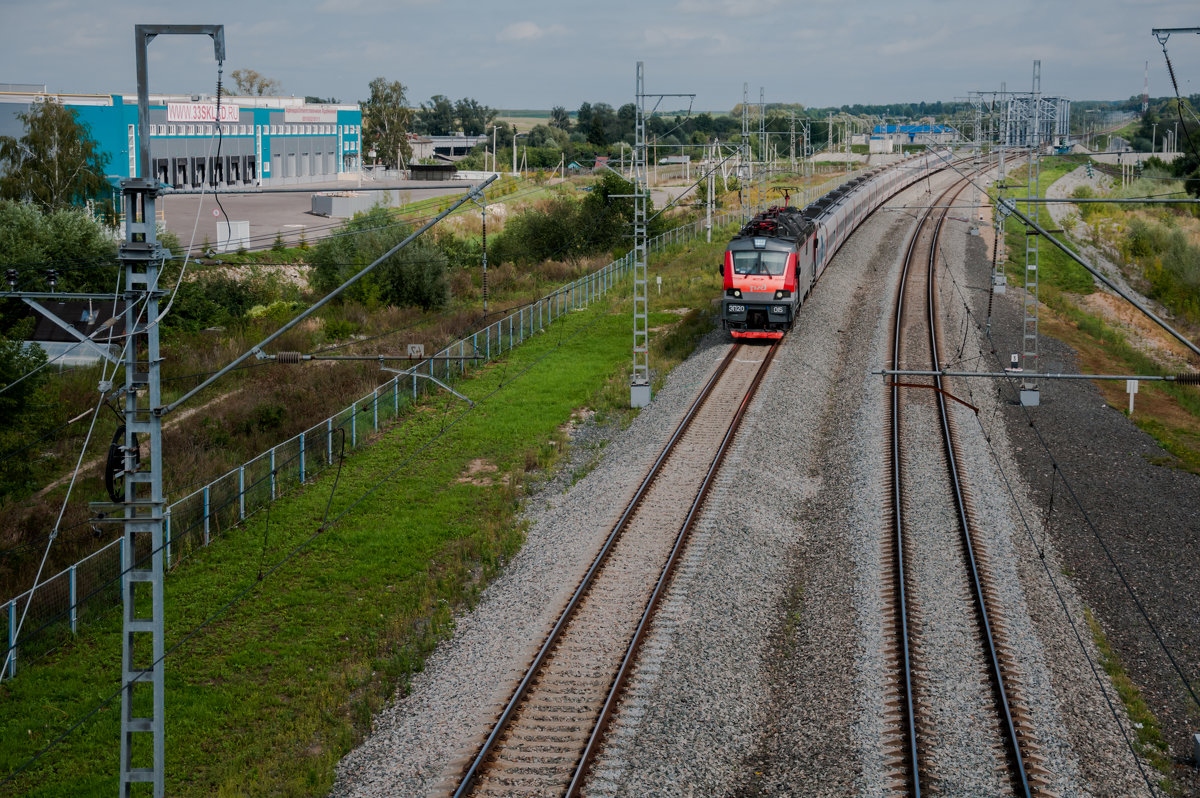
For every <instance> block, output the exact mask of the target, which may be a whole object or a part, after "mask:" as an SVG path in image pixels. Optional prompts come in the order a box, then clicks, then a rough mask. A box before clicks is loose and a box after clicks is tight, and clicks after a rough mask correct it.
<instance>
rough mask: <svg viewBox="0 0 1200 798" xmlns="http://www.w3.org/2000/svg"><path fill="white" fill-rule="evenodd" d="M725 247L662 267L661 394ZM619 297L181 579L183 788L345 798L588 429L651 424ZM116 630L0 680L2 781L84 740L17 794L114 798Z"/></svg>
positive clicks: (705, 320) (378, 446)
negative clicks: (387, 707) (385, 714)
mask: <svg viewBox="0 0 1200 798" xmlns="http://www.w3.org/2000/svg"><path fill="white" fill-rule="evenodd" d="M714 238H716V239H717V241H718V242H719V241H720V238H719V237H716V236H715V237H714ZM721 247H722V244H721V243H714V244H712V245H703V244H699V245H697V246H695V247H692V248H687V249H677V250H676V251H675V252H671V253H668V254H667V255H666V256H664V257H662V258H660V259H659V260H658V262H657V263H654V264H652V265H651V271H652V273H654V274H655V275H662V277H663V284H664V289H665V290H666V292H667V293H668V295H669V296H671V297H672V300H671V301H672V308H670V310H672V311H674V312H669V313H668V312H665V310H658V311H655V312H652V313H651V316H650V327H651V328H652V329H654V328H657V329H658V330H659V332H658V333H656V334H655V335H654V336H653V350H652V355H651V364H652V366H653V367H654V371H655V375H656V379H657V380H661V379H662V378H663V376H664V374H665V372H666V370H667V369H669V368H670V367H671V366H672V365H673V364H674V363H677V362H679V360H680V359H681V358H683V357H685V356H686V355H687V354H688V353H689V352H690V351H691V349H692V347H693V346H694V342H695V340H696V339H697V336H698V335H700V334H703V333H704V332H705V331H707V330H708V329H711V323H712V322H711V316H710V315H709V312H710V311H709V308H710V307H711V305H710V302H711V299H712V297H714V296H716V295H717V293H719V277H718V275H717V274H716V270H715V269H713V268H711V264H712V263H713V262H714V260H715V257H716V256H715V252H717V251H719V249H720V248H721ZM610 297H611V300H610V301H605V302H602V303H597V304H594V305H593V306H592V307H591V308H589V309H588V310H586V311H580V312H576V313H572V314H569V315H568V316H567V317H565V318H564V321H563V322H562V323H561V324H558V323H556V324H555V326H554V327H552V328H551V329H550V330H549V331H548V332H546V333H544V334H542V335H539V336H536V337H535V338H534V339H532V340H530V341H529V342H527V343H526V344H525V345H523V346H522V347H520V348H518V349H516V350H514V351H513V352H512V353H511V354H510V355H508V356H507V357H505V358H504V359H503V360H501V361H499V362H495V363H492V364H489V366H487V367H486V368H484V369H481V370H480V371H479V372H478V373H477V374H476V375H475V376H473V377H471V378H469V379H467V380H466V381H465V382H463V383H460V385H459V389H460V390H461V391H463V392H464V393H466V394H467V395H468V396H470V397H471V398H472V399H474V400H475V401H476V402H477V404H476V405H475V407H474V408H473V409H469V408H468V407H467V406H465V405H463V404H462V403H461V402H459V401H458V400H454V399H452V398H446V397H445V396H441V397H438V398H436V399H434V400H433V401H430V402H428V403H425V404H422V405H420V406H419V407H418V408H417V409H416V412H412V413H409V414H407V415H406V416H404V417H402V418H401V419H400V420H399V421H398V422H397V423H396V424H395V425H394V426H393V427H392V428H391V429H389V430H388V431H387V432H386V433H384V434H381V436H380V438H379V440H378V441H377V442H376V443H375V444H374V445H373V446H370V447H368V448H366V449H364V450H359V451H356V452H355V453H353V454H352V455H351V456H349V457H347V459H346V462H345V464H344V466H343V467H342V469H341V470H340V473H337V472H336V471H335V470H332V469H331V470H327V471H326V472H324V473H323V474H322V475H321V476H320V477H319V478H318V479H317V480H315V481H314V482H313V483H311V484H309V485H307V486H305V487H304V488H303V489H302V490H300V491H297V492H296V493H294V494H293V495H290V496H288V497H286V498H284V499H283V500H281V501H279V502H277V503H276V504H274V505H273V506H272V507H271V508H270V510H269V511H264V512H260V513H259V514H258V515H256V516H254V517H253V518H251V519H250V520H249V521H248V522H247V523H246V524H245V525H244V526H243V527H241V528H239V529H236V530H233V531H231V532H230V533H228V534H227V535H225V536H224V537H222V538H220V539H219V540H218V541H216V542H215V543H214V544H213V545H212V546H211V547H209V548H208V549H207V550H205V551H203V552H201V553H200V554H198V555H196V556H193V557H191V558H189V559H188V560H186V561H185V562H184V563H183V564H182V565H181V566H180V567H178V568H177V569H176V570H175V571H174V572H173V573H172V574H171V576H170V577H169V578H168V580H167V588H166V618H167V621H166V626H167V629H168V633H167V647H168V650H169V651H170V652H171V653H170V654H169V656H168V658H167V660H166V663H167V674H168V675H167V707H168V709H167V718H168V720H167V739H168V744H167V751H168V753H167V772H168V786H167V792H168V793H169V794H171V795H244V794H267V793H270V794H277V795H311V794H318V793H323V792H324V791H325V790H327V789H328V787H329V784H330V783H331V779H332V767H333V765H334V764H335V763H336V762H337V761H338V759H339V758H340V757H341V755H342V754H344V753H345V752H346V751H347V750H349V748H350V747H351V746H353V745H354V743H355V742H356V741H357V740H359V739H361V737H362V736H363V735H364V734H365V733H366V731H367V730H368V729H369V724H370V719H371V715H372V714H373V712H374V711H376V710H377V709H378V708H379V707H380V706H381V705H382V704H383V702H384V701H386V700H387V699H388V697H390V696H391V695H393V694H394V692H395V691H396V690H397V689H400V690H403V689H404V686H405V685H406V683H407V680H408V678H409V677H410V676H411V674H412V673H414V672H415V671H417V670H419V669H420V667H421V662H422V661H423V659H424V657H425V656H426V654H428V652H429V651H430V650H431V649H432V647H433V646H434V645H435V644H436V642H437V641H438V640H439V639H441V638H442V637H444V636H445V635H447V634H449V633H450V631H451V630H452V629H453V615H454V612H455V611H457V610H459V609H461V608H464V607H468V606H470V604H471V603H472V602H473V601H474V600H475V599H476V598H477V596H478V594H479V591H480V590H481V589H482V587H483V586H484V585H485V584H486V583H487V581H488V579H489V578H490V577H491V576H492V575H493V574H494V573H495V571H496V569H497V568H498V567H499V565H500V564H501V563H502V562H503V561H504V559H505V558H507V557H508V556H510V555H511V554H512V553H513V552H514V551H515V550H516V549H517V548H518V547H519V545H520V543H521V540H522V528H521V526H520V523H519V521H518V513H519V510H520V507H521V501H522V497H523V496H524V495H526V493H527V491H528V490H529V489H530V486H531V484H532V481H534V480H536V479H538V478H539V475H540V474H542V473H544V471H545V470H546V469H549V468H552V467H553V464H554V462H555V460H556V458H557V457H558V456H559V454H560V453H561V451H562V447H563V445H564V441H565V438H564V432H563V425H564V424H566V423H567V422H568V421H569V419H570V418H571V416H572V413H573V412H575V411H576V410H577V409H579V408H582V407H588V408H591V409H594V410H596V411H597V412H598V413H599V414H600V415H601V417H602V418H607V419H609V420H610V421H617V422H619V421H620V419H621V418H623V417H624V416H625V414H627V413H629V412H631V411H628V410H626V409H625V406H626V405H627V403H628V374H629V361H630V358H629V347H630V344H631V340H630V334H629V302H628V297H627V292H626V294H625V295H622V294H621V293H617V294H616V295H611V294H610ZM681 311H682V315H681ZM116 615H117V614H113V615H110V616H109V617H107V618H106V619H103V620H101V621H100V622H98V623H96V624H94V625H92V626H89V627H86V628H85V630H84V631H83V632H82V633H81V634H80V636H79V637H78V638H77V639H76V640H75V641H74V642H72V643H70V644H67V645H64V646H63V647H61V648H60V649H58V650H56V651H54V652H51V653H50V654H49V655H47V656H46V657H45V658H44V659H43V660H42V661H41V662H39V663H37V664H36V665H35V666H33V667H29V668H28V670H26V671H25V672H24V673H22V674H21V676H20V677H19V678H18V679H16V680H13V681H10V682H5V683H4V684H3V686H0V696H2V699H0V700H3V701H4V703H5V706H6V712H5V715H4V720H3V721H0V729H2V730H3V732H2V733H3V734H4V737H5V739H6V740H9V741H10V744H9V745H6V746H5V747H4V752H3V754H0V757H2V758H3V766H2V770H0V772H3V773H5V774H11V773H12V772H13V769H14V768H17V767H20V766H21V765H22V764H23V763H25V762H26V761H27V760H28V758H29V757H31V756H33V755H34V754H36V753H37V752H38V751H39V750H41V749H42V748H43V747H45V746H46V745H48V744H51V743H53V742H54V741H56V740H57V738H58V737H59V735H61V734H63V733H64V732H66V733H67V736H66V737H65V739H64V740H63V741H62V743H61V745H58V746H57V747H55V748H54V750H52V751H50V752H49V753H48V754H46V755H45V757H44V758H43V759H41V760H39V761H37V762H36V763H34V764H32V765H31V766H30V767H29V769H28V770H25V771H24V772H22V773H20V774H19V775H17V776H16V777H15V779H14V780H13V781H12V782H11V783H8V784H5V787H4V789H5V792H7V793H15V794H22V795H31V796H51V795H63V794H67V793H69V794H71V795H81V796H86V795H108V794H111V792H112V790H113V789H114V787H115V779H116V767H117V759H116V742H117V739H118V724H117V716H118V709H119V700H118V701H117V702H113V701H111V698H112V696H113V692H114V690H115V685H116V684H117V665H118V661H119V658H120V657H119V653H120V644H119V628H120V624H119V618H118V617H116ZM106 699H110V700H109V701H108V702H107V703H106ZM76 723H79V724H80V725H79V727H78V729H75V730H74V731H70V730H71V729H72V727H73V725H74V724H76ZM140 753H142V754H144V753H145V752H140Z"/></svg>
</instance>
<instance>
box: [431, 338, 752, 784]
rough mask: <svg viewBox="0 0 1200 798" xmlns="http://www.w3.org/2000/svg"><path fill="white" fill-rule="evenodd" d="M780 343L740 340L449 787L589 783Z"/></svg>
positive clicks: (457, 766)
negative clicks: (691, 536) (711, 490)
mask: <svg viewBox="0 0 1200 798" xmlns="http://www.w3.org/2000/svg"><path fill="white" fill-rule="evenodd" d="M775 352H776V347H775V346H771V347H769V348H768V347H761V346H735V347H733V348H731V350H730V352H729V354H728V355H727V356H726V358H725V360H724V361H723V362H722V363H721V364H720V365H719V366H718V368H717V370H716V371H715V372H714V374H713V376H712V378H711V379H710V380H709V382H708V384H707V385H706V386H705V387H704V389H703V390H702V391H701V394H700V396H699V397H698V398H697V399H696V401H695V402H694V403H693V405H692V407H691V409H690V410H689V411H688V413H687V414H686V415H685V418H684V420H683V421H682V422H681V423H680V425H679V428H678V429H677V430H676V432H675V434H674V435H673V436H672V438H671V440H670V442H668V444H667V446H666V447H665V448H664V451H663V452H662V454H661V455H660V456H659V458H658V460H657V461H656V462H655V464H654V466H653V467H652V468H651V470H650V473H649V474H648V475H647V476H646V478H645V479H644V481H643V483H642V486H641V487H640V488H639V490H638V491H637V492H636V494H635V495H634V498H633V499H632V500H631V502H630V504H629V506H628V508H627V509H626V510H625V512H624V513H623V515H622V516H621V519H620V520H619V521H618V522H617V524H616V525H615V526H614V528H613V530H612V532H611V533H610V534H609V537H608V539H607V540H606V542H605V544H604V546H603V547H602V549H601V551H600V553H599V554H598V555H597V557H596V559H595V561H594V562H593V564H592V566H591V567H590V568H589V569H588V571H587V573H586V574H585V576H584V577H583V579H582V580H581V583H580V585H579V587H578V588H577V590H576V592H575V593H574V595H573V596H572V597H571V599H570V600H569V602H568V603H567V606H566V608H565V609H564V611H563V612H562V614H561V616H560V618H559V621H558V622H557V623H556V624H555V626H554V627H553V628H552V629H551V631H550V633H549V634H548V636H547V638H546V640H545V642H544V643H543V644H542V646H541V648H540V649H539V650H538V652H537V654H536V655H535V656H534V657H533V658H532V661H531V663H530V667H529V669H528V671H527V672H526V674H525V676H524V677H523V678H522V679H521V681H520V683H519V684H518V686H517V688H516V690H515V691H514V694H513V696H512V698H511V699H510V701H509V702H508V704H507V705H506V706H505V707H504V708H503V710H502V711H501V712H500V713H499V716H498V717H497V720H496V723H495V725H494V726H493V728H492V730H491V732H490V733H489V734H488V736H487V739H486V740H484V741H483V744H482V746H481V747H480V750H479V751H478V752H477V753H476V754H475V755H474V756H473V757H472V758H466V759H463V760H459V761H458V762H457V763H456V764H454V765H452V766H451V769H452V773H453V775H452V776H451V777H450V778H447V779H445V780H443V782H442V784H441V788H440V789H439V792H441V793H442V794H453V795H455V796H466V795H564V794H566V795H570V794H574V793H575V792H576V791H577V790H578V789H579V787H580V786H581V784H582V779H583V776H584V774H585V773H586V771H587V768H588V765H589V763H590V760H591V758H592V756H593V755H594V754H595V753H596V751H597V748H598V745H599V741H600V740H601V738H602V735H603V732H604V728H605V725H606V723H607V719H608V717H609V715H610V713H611V711H612V710H613V708H614V707H615V704H616V701H617V700H618V698H619V696H620V691H621V687H622V685H623V682H624V680H625V678H626V676H627V675H628V674H629V672H630V670H631V668H632V666H633V662H634V660H635V658H636V656H637V651H638V646H639V644H640V641H641V639H642V633H643V632H644V631H645V630H646V629H647V627H648V626H649V623H650V620H651V618H652V616H653V611H654V608H655V606H656V605H657V602H658V599H659V597H660V596H661V595H662V593H663V592H664V590H665V588H666V585H667V584H668V581H669V579H670V576H671V571H672V568H673V566H674V564H675V563H676V562H677V561H678V559H679V555H680V552H681V551H682V549H683V546H684V544H685V543H686V540H687V534H688V531H689V530H690V527H691V524H692V520H693V519H694V518H695V516H696V513H697V511H698V509H699V508H700V506H701V505H702V503H703V501H704V497H705V494H706V492H707V489H708V486H709V485H710V484H711V482H712V479H713V477H714V475H715V474H716V472H717V470H718V469H719V468H720V464H721V461H722V458H723V456H724V453H725V451H726V450H727V448H728V446H729V443H730V442H731V440H732V438H733V436H734V434H735V432H736V430H737V427H738V425H739V423H740V421H741V418H742V416H743V414H744V413H745V410H746V407H747V406H748V404H749V402H750V400H751V399H752V398H753V396H754V392H755V390H756V389H757V386H758V384H759V382H760V381H761V380H762V377H763V375H764V374H765V373H766V371H767V369H768V367H769V365H770V362H771V360H772V358H773V357H774V354H775Z"/></svg>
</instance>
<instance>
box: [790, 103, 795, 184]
mask: <svg viewBox="0 0 1200 798" xmlns="http://www.w3.org/2000/svg"><path fill="white" fill-rule="evenodd" d="M789 131H790V134H791V138H790V139H789V145H788V157H789V158H790V159H791V161H792V171H795V170H796V112H795V111H792V119H791V125H790V126H789Z"/></svg>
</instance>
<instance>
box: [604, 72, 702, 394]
mask: <svg viewBox="0 0 1200 798" xmlns="http://www.w3.org/2000/svg"><path fill="white" fill-rule="evenodd" d="M636 92H637V117H636V120H635V122H634V141H635V142H636V143H635V145H634V150H633V194H632V195H631V196H632V198H633V375H632V376H631V377H630V380H629V406H630V407H635V408H636V407H645V406H646V405H648V404H650V398H651V396H650V329H649V313H648V308H649V291H648V285H649V280H648V278H647V275H646V268H647V256H648V254H649V242H648V241H647V236H646V232H647V227H648V225H649V220H648V219H647V218H646V200H647V199H648V198H649V195H650V190H649V188H648V186H647V184H646V98H647V97H656V98H657V99H658V101H659V102H661V101H662V100H663V99H664V98H666V97H690V98H694V97H695V96H696V95H694V94H647V93H646V78H645V66H644V65H643V63H642V62H641V61H638V62H637V88H636ZM655 108H657V104H656V105H655ZM610 196H614V197H621V196H630V195H622V194H615V195H610Z"/></svg>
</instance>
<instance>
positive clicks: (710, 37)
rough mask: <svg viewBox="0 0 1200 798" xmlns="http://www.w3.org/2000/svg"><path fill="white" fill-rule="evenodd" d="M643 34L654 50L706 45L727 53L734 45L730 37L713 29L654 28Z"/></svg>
mask: <svg viewBox="0 0 1200 798" xmlns="http://www.w3.org/2000/svg"><path fill="white" fill-rule="evenodd" d="M643 34H644V36H645V42H646V44H647V46H649V47H652V48H655V47H663V48H672V47H675V48H679V47H688V46H692V45H695V44H696V43H704V44H706V45H711V46H712V47H713V48H715V49H716V50H718V51H726V50H728V49H729V48H730V47H731V46H732V44H733V42H732V40H731V39H730V37H729V36H728V35H726V34H725V33H722V32H721V31H719V30H714V29H712V28H704V29H698V28H688V27H680V26H673V27H653V28H646V29H645V30H644V31H643Z"/></svg>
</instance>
